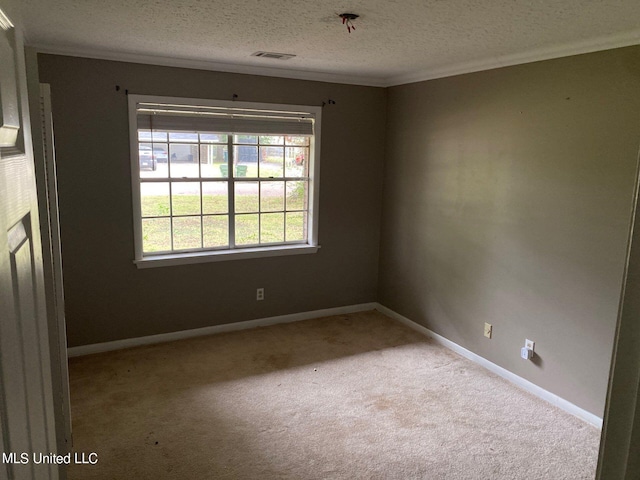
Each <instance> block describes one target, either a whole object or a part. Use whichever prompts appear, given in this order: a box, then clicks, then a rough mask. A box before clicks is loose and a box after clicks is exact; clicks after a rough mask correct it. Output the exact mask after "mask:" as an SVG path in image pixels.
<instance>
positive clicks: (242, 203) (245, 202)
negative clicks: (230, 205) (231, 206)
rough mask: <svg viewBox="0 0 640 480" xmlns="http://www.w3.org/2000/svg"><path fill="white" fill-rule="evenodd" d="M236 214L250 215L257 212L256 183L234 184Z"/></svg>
mask: <svg viewBox="0 0 640 480" xmlns="http://www.w3.org/2000/svg"><path fill="white" fill-rule="evenodd" d="M235 197H236V201H235V204H236V212H238V213H251V212H257V211H258V182H236V184H235Z"/></svg>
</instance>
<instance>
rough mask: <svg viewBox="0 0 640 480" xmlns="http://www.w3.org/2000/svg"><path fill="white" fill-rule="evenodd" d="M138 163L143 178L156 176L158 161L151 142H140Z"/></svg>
mask: <svg viewBox="0 0 640 480" xmlns="http://www.w3.org/2000/svg"><path fill="white" fill-rule="evenodd" d="M138 165H139V166H140V177H141V178H148V177H155V176H156V174H155V172H156V170H157V163H156V160H155V159H154V158H153V149H152V148H151V144H150V143H139V144H138Z"/></svg>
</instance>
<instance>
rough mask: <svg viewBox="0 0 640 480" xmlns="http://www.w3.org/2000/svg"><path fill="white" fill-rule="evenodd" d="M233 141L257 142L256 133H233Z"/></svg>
mask: <svg viewBox="0 0 640 480" xmlns="http://www.w3.org/2000/svg"><path fill="white" fill-rule="evenodd" d="M233 143H244V144H247V143H248V144H253V145H255V144H256V143H258V136H257V135H234V136H233Z"/></svg>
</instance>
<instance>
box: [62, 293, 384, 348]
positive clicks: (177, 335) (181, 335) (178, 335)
mask: <svg viewBox="0 0 640 480" xmlns="http://www.w3.org/2000/svg"><path fill="white" fill-rule="evenodd" d="M376 306H377V304H376V303H361V304H358V305H347V306H344V307H334V308H325V309H323V310H313V311H310V312H300V313H291V314H289V315H278V316H276V317H267V318H259V319H256V320H247V321H244V322H236V323H225V324H223V325H213V326H211V327H203V328H194V329H192V330H181V331H179V332H170V333H161V334H158V335H149V336H146V337H136V338H125V339H123V340H115V341H113V342H104V343H93V344H91V345H81V346H79V347H70V348H68V349H67V355H68V356H69V357H80V356H83V355H91V354H94V353H102V352H110V351H112V350H121V349H123V348H131V347H139V346H141V345H152V344H155V343H164V342H173V341H175V340H183V339H185V338H192V337H202V336H204V335H214V334H216V333H223V332H234V331H237V330H246V329H248V328H255V327H266V326H267V325H276V324H278V323H291V322H299V321H301V320H311V319H313V318H321V317H330V316H332V315H345V314H347V313H355V312H366V311H368V310H374V309H375V308H376Z"/></svg>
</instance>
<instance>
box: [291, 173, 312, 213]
mask: <svg viewBox="0 0 640 480" xmlns="http://www.w3.org/2000/svg"><path fill="white" fill-rule="evenodd" d="M308 183H309V182H307V181H303V180H301V181H299V182H287V210H306V209H307V208H308V207H307V186H308Z"/></svg>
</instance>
